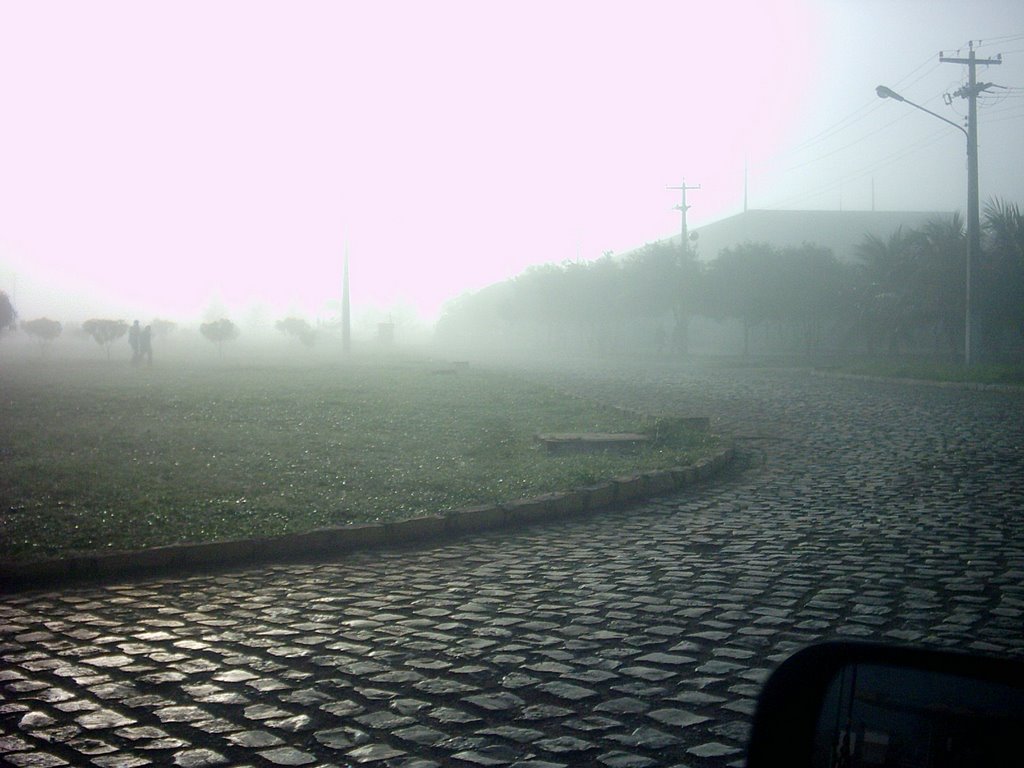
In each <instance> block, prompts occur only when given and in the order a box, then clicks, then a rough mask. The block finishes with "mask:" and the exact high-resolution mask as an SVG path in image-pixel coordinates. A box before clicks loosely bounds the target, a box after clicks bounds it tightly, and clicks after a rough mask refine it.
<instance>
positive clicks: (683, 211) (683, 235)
mask: <svg viewBox="0 0 1024 768" xmlns="http://www.w3.org/2000/svg"><path fill="white" fill-rule="evenodd" d="M665 189H675V190H679V191H680V192H681V193H682V196H683V199H682V202H681V203H680V204H679V205H677V206H675V210H677V211H679V212H680V213H681V214H682V219H683V222H682V226H681V228H680V231H679V235H680V237H681V238H682V242H681V245H682V247H683V248H686V247H687V237H688V233H687V230H686V212H687V211H688V210H690V206H688V205H687V204H686V190H688V189H700V184H697V185H696V186H688V185H687V184H686V182H685V181H684V182H683V183H682V184H681V185H680V186H678V187H668V186H666V187H665Z"/></svg>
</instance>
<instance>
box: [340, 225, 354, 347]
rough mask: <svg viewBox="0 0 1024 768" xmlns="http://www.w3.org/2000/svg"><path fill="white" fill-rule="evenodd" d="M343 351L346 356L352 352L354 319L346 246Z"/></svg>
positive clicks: (342, 329)
mask: <svg viewBox="0 0 1024 768" xmlns="http://www.w3.org/2000/svg"><path fill="white" fill-rule="evenodd" d="M341 351H342V352H344V353H345V354H346V355H347V354H348V353H349V352H351V351H352V318H351V313H350V311H349V299H348V246H347V245H346V246H345V272H344V276H343V277H342V288H341Z"/></svg>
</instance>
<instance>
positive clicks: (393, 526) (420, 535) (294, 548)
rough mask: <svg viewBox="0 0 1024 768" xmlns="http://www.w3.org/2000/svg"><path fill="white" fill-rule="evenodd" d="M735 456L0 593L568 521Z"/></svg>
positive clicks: (168, 549) (80, 569) (701, 477)
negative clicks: (514, 498)
mask: <svg viewBox="0 0 1024 768" xmlns="http://www.w3.org/2000/svg"><path fill="white" fill-rule="evenodd" d="M735 457H736V448H735V445H732V444H730V445H728V446H726V447H725V448H724V449H722V450H720V451H718V452H717V453H714V454H712V455H710V456H706V457H704V458H702V459H700V460H698V461H697V462H695V463H694V464H691V465H688V466H685V467H673V468H670V469H662V470H653V471H649V472H642V473H637V474H632V475H628V476H623V477H617V478H614V479H612V480H609V481H606V482H602V483H598V484H595V485H591V486H586V487H583V488H577V489H574V490H572V491H565V492H561V491H560V492H555V493H546V494H543V495H541V496H535V497H532V498H529V499H519V500H516V501H511V502H506V503H503V504H494V505H482V506H475V507H466V508H462V509H456V510H451V511H449V512H445V513H444V514H439V515H426V516H423V517H413V518H409V519H406V520H396V521H393V522H385V523H356V524H351V525H342V526H334V527H330V528H316V529H313V530H310V531H304V532H302V533H293V534H285V535H283V536H274V537H271V538H262V539H239V540H233V541H213V542H204V543H195V544H171V545H168V546H162V547H151V548H149V549H140V550H131V551H122V552H110V553H105V554H97V555H83V556H79V557H71V558H62V559H51V560H38V561H35V562H28V563H23V564H0V593H10V592H16V591H22V590H26V591H27V590H32V589H38V588H42V587H49V586H53V585H59V584H68V583H76V582H102V581H118V580H121V579H124V578H128V577H138V576H140V575H142V576H146V577H150V576H152V577H160V576H168V575H176V576H180V575H182V574H191V573H193V572H197V571H205V570H210V569H221V568H229V567H235V566H251V565H269V564H273V563H284V562H296V561H309V560H312V559H315V558H318V557H324V556H327V557H333V556H335V555H339V554H345V553H348V552H354V551H364V550H368V549H377V548H384V547H392V548H394V547H403V546H406V547H407V546H418V545H421V544H424V543H427V542H436V541H439V540H446V539H454V538H458V537H461V536H467V535H473V534H477V533H483V532H486V531H493V530H499V529H510V528H518V527H522V526H526V525H533V524H537V523H547V522H555V521H561V520H567V519H570V518H573V517H580V516H583V515H589V514H592V513H595V512H600V511H603V510H606V509H615V508H623V507H627V506H630V505H632V504H635V503H638V502H640V501H644V500H646V499H650V498H653V497H656V496H660V495H664V494H667V493H672V492H674V491H678V490H682V489H684V488H688V487H691V486H694V485H696V484H698V483H702V482H705V481H707V480H709V479H711V478H712V477H714V476H716V475H718V474H719V473H721V472H722V471H723V470H724V469H726V468H727V467H728V466H730V465H731V464H732V462H733V460H734V459H735Z"/></svg>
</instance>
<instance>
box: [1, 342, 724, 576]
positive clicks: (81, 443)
mask: <svg viewBox="0 0 1024 768" xmlns="http://www.w3.org/2000/svg"><path fill="white" fill-rule="evenodd" d="M0 425H2V426H0V430H2V435H3V439H2V444H0V499H2V502H0V503H2V507H0V560H3V561H7V562H18V561H28V560H35V559H40V558H44V557H53V556H61V555H66V554H72V553H83V552H96V551H103V550H117V549H135V548H140V547H147V546H156V545H161V544H170V543H175V542H183V541H212V540H219V539H235V538H245V537H251V536H272V535H276V534H282V533H288V532H296V531H303V530H309V529H312V528H317V527H322V526H327V525H337V524H344V523H350V522H368V521H381V520H397V519H402V518H407V517H412V516H415V515H419V514H424V513H440V512H443V511H445V510H449V509H453V508H459V507H464V506H469V505H475V504H483V503H493V502H501V501H509V500H514V499H518V498H523V497H529V496H531V495H537V494H540V493H545V492H548V491H554V490H565V489H570V488H573V487H578V486H581V485H586V484H590V483H594V482H597V481H599V480H602V479H608V478H610V477H613V476H616V475H621V474H623V473H626V472H631V471H636V470H646V469H653V468H658V467H667V466H674V465H678V464H682V463H687V462H688V461H691V460H693V459H695V458H697V457H699V456H701V455H704V454H706V453H708V452H709V451H710V450H711V449H713V448H714V447H715V441H714V439H713V438H711V437H708V436H706V435H701V434H696V433H695V434H684V435H681V436H676V437H675V438H674V439H673V440H672V442H671V444H662V445H658V446H655V447H652V448H650V449H648V450H645V451H644V452H642V453H640V454H637V455H633V456H614V455H584V456H557V457H555V456H549V455H548V454H547V453H546V451H544V450H543V448H542V447H541V446H539V444H538V443H537V442H536V440H535V435H536V434H537V433H538V432H548V431H550V432H558V431H632V430H638V429H640V428H641V425H640V423H639V420H638V419H637V418H635V417H631V416H629V415H628V414H624V413H622V412H619V411H617V410H614V409H611V408H607V407H602V406H599V405H597V404H595V403H589V402H586V401H582V400H579V399H577V398H572V397H568V396H565V395H562V394H559V393H557V392H554V391H551V390H548V389H545V388H542V387H538V386H536V385H530V384H527V383H525V382H522V381H519V380H516V379H512V378H509V377H505V376H499V375H497V374H491V373H487V372H483V371H477V370H473V369H462V370H459V371H458V372H457V373H440V372H438V371H436V370H434V369H433V368H432V366H431V365H430V364H428V363H416V362H411V361H410V362H402V361H391V362H381V361H377V362H373V361H367V362H362V363H357V364H350V365H345V366H342V365H329V364H322V365H311V366H308V367H297V366H292V367H289V366H285V365H280V366H274V365H267V366H252V367H242V366H235V367H232V366H231V365H230V364H225V365H217V364H209V365H206V366H193V367H173V366H171V365H170V364H167V365H161V366H157V367H154V368H152V369H136V368H132V367H130V366H129V365H127V364H124V363H118V362H114V363H107V362H106V361H102V362H99V361H89V362H82V361H79V362H71V361H59V360H53V361H37V362H22V363H14V364H11V363H7V364H4V365H3V367H2V368H0Z"/></svg>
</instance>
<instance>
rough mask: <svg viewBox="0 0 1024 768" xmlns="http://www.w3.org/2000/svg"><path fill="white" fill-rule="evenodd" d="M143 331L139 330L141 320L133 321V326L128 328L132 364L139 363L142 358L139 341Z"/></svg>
mask: <svg viewBox="0 0 1024 768" xmlns="http://www.w3.org/2000/svg"><path fill="white" fill-rule="evenodd" d="M140 336H141V331H140V330H139V321H138V320H136V321H135V322H134V323H132V327H131V328H130V329H129V330H128V344H129V345H131V348H132V364H133V365H134V364H137V363H138V362H139V360H140V358H141V355H140V351H139V342H140V341H141V339H140Z"/></svg>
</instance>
